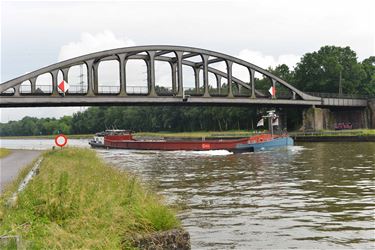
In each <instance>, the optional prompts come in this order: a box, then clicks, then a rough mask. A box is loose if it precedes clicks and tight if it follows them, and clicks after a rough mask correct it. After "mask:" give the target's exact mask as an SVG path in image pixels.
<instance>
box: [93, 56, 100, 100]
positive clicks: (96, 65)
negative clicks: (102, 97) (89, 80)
mask: <svg viewBox="0 0 375 250" xmlns="http://www.w3.org/2000/svg"><path fill="white" fill-rule="evenodd" d="M99 63H100V62H94V64H93V76H94V78H93V80H94V88H93V92H94V94H95V95H97V94H99Z"/></svg>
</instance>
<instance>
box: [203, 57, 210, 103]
mask: <svg viewBox="0 0 375 250" xmlns="http://www.w3.org/2000/svg"><path fill="white" fill-rule="evenodd" d="M202 59H203V85H204V94H203V97H210V94H209V93H208V56H207V55H202Z"/></svg>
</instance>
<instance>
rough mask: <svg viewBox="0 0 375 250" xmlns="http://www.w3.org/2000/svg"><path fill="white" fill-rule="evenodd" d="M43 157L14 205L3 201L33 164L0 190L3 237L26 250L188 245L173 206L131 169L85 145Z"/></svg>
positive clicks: (0, 220) (45, 153) (0, 219)
mask: <svg viewBox="0 0 375 250" xmlns="http://www.w3.org/2000/svg"><path fill="white" fill-rule="evenodd" d="M42 156H43V161H42V162H41V164H40V167H39V174H38V175H36V176H35V177H34V178H33V179H32V180H31V182H30V183H29V184H28V185H27V187H26V188H25V189H24V190H23V191H22V192H21V193H19V194H18V198H17V201H16V204H14V205H13V206H9V205H8V204H9V203H8V202H7V201H8V200H9V198H10V197H11V196H12V194H13V193H14V192H15V190H16V189H17V187H18V185H19V183H20V182H21V181H22V179H23V178H24V177H25V176H26V174H27V173H28V171H29V170H30V169H31V168H32V164H29V165H28V166H27V167H25V168H24V169H22V170H21V172H20V174H19V175H18V177H17V178H16V179H15V180H14V181H13V182H12V183H10V184H9V185H8V186H7V187H6V188H5V190H4V191H3V193H2V195H1V198H0V235H1V236H2V237H5V236H6V237H9V236H11V237H12V236H13V237H16V238H18V239H21V240H20V242H21V243H19V244H21V245H22V247H25V248H27V249H29V248H30V249H55V248H59V249H77V248H83V249H93V248H98V249H124V248H125V249H127V248H134V247H141V246H142V247H150V246H157V244H159V247H161V248H165V247H168V245H166V244H170V245H174V246H177V247H178V248H179V249H189V248H190V242H189V234H188V233H187V232H186V231H184V230H183V229H182V228H181V223H180V221H179V219H178V218H177V217H176V215H175V211H174V209H173V208H171V207H169V206H167V205H166V204H165V202H164V201H163V197H161V196H160V195H158V194H156V193H155V192H154V191H152V188H151V187H149V186H147V185H145V184H144V183H142V181H141V180H140V179H138V178H137V177H136V176H134V175H133V174H130V173H126V172H124V171H119V170H118V169H116V168H114V167H112V166H109V165H107V164H105V163H104V161H103V160H101V159H100V158H99V157H98V156H97V155H96V153H95V151H93V150H89V149H79V148H66V149H63V150H60V149H59V150H50V151H46V152H44V153H43V155H42ZM150 235H151V236H152V237H150Z"/></svg>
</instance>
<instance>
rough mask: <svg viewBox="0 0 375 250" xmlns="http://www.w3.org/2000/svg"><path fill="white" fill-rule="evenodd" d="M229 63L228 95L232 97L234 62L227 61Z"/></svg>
mask: <svg viewBox="0 0 375 250" xmlns="http://www.w3.org/2000/svg"><path fill="white" fill-rule="evenodd" d="M226 64H227V80H228V83H227V85H228V97H229V98H232V97H234V96H233V90H232V66H233V62H231V61H226Z"/></svg>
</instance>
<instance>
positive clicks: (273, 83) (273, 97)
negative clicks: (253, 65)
mask: <svg viewBox="0 0 375 250" xmlns="http://www.w3.org/2000/svg"><path fill="white" fill-rule="evenodd" d="M271 80H272V88H273V89H275V95H272V99H276V80H275V79H273V78H272V79H271Z"/></svg>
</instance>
